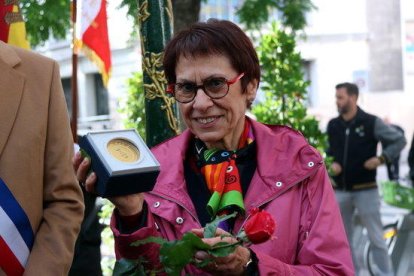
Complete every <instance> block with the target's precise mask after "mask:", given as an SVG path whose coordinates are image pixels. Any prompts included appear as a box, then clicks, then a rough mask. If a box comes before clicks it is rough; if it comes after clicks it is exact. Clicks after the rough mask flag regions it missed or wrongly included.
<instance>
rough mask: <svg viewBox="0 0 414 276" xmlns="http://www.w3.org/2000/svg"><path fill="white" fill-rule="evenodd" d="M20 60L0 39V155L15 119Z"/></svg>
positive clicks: (20, 89) (19, 93) (19, 95)
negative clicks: (16, 68) (17, 69)
mask: <svg viewBox="0 0 414 276" xmlns="http://www.w3.org/2000/svg"><path fill="white" fill-rule="evenodd" d="M20 62H21V60H20V58H19V56H18V55H17V53H16V52H15V50H14V49H13V48H12V47H10V46H9V45H7V44H5V43H3V42H1V41H0V72H1V74H0V84H1V85H0V99H1V100H0V111H1V123H0V156H1V154H2V152H3V149H4V146H5V144H6V142H7V139H8V137H9V134H10V131H11V129H12V127H13V124H14V121H15V119H16V115H17V111H18V108H19V105H20V101H21V98H22V94H23V87H24V82H25V78H24V76H23V75H22V74H21V73H19V72H18V71H16V70H15V67H17V65H19V64H20Z"/></svg>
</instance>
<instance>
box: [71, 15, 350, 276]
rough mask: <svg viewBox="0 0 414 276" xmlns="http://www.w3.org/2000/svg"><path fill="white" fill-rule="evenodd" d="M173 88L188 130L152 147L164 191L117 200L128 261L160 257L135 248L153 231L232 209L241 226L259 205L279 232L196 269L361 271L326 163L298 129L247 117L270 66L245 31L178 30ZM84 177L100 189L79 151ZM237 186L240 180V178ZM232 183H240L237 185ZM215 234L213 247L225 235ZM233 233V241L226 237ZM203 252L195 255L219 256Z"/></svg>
mask: <svg viewBox="0 0 414 276" xmlns="http://www.w3.org/2000/svg"><path fill="white" fill-rule="evenodd" d="M164 68H165V74H166V77H167V80H168V83H169V85H168V88H167V91H168V92H169V93H171V94H172V95H173V96H174V97H175V99H176V100H177V102H179V106H180V110H181V113H182V115H183V118H184V120H185V122H186V124H187V127H188V130H186V131H184V132H183V133H182V134H181V135H178V136H177V137H175V138H173V139H170V140H168V141H166V142H164V143H162V144H160V145H158V146H156V147H155V148H153V149H152V151H153V153H154V154H155V156H156V158H157V159H158V161H159V162H160V163H161V172H160V175H159V177H158V179H157V182H156V184H155V187H154V189H153V190H152V191H151V192H149V193H146V194H135V195H129V196H125V197H119V198H113V199H111V200H112V201H113V202H114V204H115V206H116V209H115V210H114V214H113V217H112V221H111V227H112V230H113V232H114V236H115V247H116V255H117V257H118V258H120V257H124V258H132V259H135V258H138V257H139V256H143V257H144V258H145V259H146V260H147V261H148V262H149V264H150V265H152V266H153V267H156V266H157V265H158V264H159V261H158V250H157V248H158V247H157V246H156V245H154V244H146V245H144V246H142V247H138V248H137V247H134V246H130V243H131V242H133V241H136V240H141V239H145V238H146V237H148V236H161V237H164V238H166V239H168V240H175V239H180V238H181V237H182V236H183V234H184V233H186V232H187V231H193V232H194V233H198V234H199V233H200V232H201V228H202V227H203V226H204V225H205V224H206V223H208V222H209V221H211V219H212V218H213V217H214V216H215V215H217V214H220V213H222V212H223V210H224V211H228V210H236V211H237V212H238V216H237V217H236V218H235V219H234V220H231V221H227V222H226V224H225V226H224V227H223V228H224V229H225V230H226V231H228V232H230V233H233V234H234V233H237V232H238V230H239V229H240V227H241V226H242V225H243V222H244V221H245V219H246V213H248V212H249V210H251V209H252V208H255V207H257V208H260V209H264V210H266V211H268V212H269V213H271V214H272V216H273V217H274V219H275V221H276V223H277V228H276V231H275V233H274V237H275V238H274V239H271V240H268V241H266V242H264V243H262V244H257V245H255V244H254V245H252V246H250V247H249V248H246V247H244V246H238V247H237V248H236V250H235V251H234V253H232V254H230V255H229V256H227V257H220V258H214V262H212V263H211V264H210V265H208V266H206V267H205V268H203V269H204V270H205V271H202V270H200V269H199V268H196V267H195V266H193V265H188V266H186V268H185V272H186V273H187V274H191V275H200V274H205V273H206V272H208V273H211V274H216V275H246V274H251V275H259V274H260V275H270V274H272V275H353V274H354V273H353V266H352V260H351V254H350V250H349V245H348V242H347V238H346V235H345V232H344V228H343V225H342V221H341V215H340V213H339V211H338V207H337V204H336V202H335V197H334V194H333V191H332V187H331V184H330V182H329V178H328V175H327V172H326V170H325V166H324V165H323V160H322V158H321V156H320V155H319V153H318V152H317V151H316V150H315V149H313V148H312V147H311V146H310V145H309V144H308V143H307V142H306V140H305V138H304V137H303V136H302V135H301V134H300V133H298V132H297V131H294V130H292V129H290V128H288V127H284V126H270V125H263V124H261V123H258V122H256V121H254V120H252V119H249V118H248V117H246V116H245V112H246V110H247V108H248V107H249V106H250V105H251V103H252V102H253V100H254V99H255V96H256V92H257V88H258V84H259V81H260V66H259V61H258V58H257V54H256V52H255V50H254V48H253V45H252V43H251V41H250V40H249V38H248V37H247V36H246V35H245V33H244V32H243V31H242V30H241V29H240V28H239V27H238V26H237V25H235V24H233V23H231V22H228V21H218V20H209V21H208V22H207V23H196V24H194V25H192V26H191V27H190V28H189V29H188V30H185V31H183V32H180V33H179V34H177V35H176V36H175V37H174V38H173V39H172V40H171V41H170V42H169V44H168V45H167V47H166V49H165V56H164ZM74 166H75V168H76V170H77V175H78V179H79V180H80V181H82V182H86V187H87V189H88V190H89V191H93V189H94V184H95V182H96V176H95V175H94V174H91V175H89V176H88V177H86V172H87V171H88V168H89V163H88V161H87V160H86V161H85V162H82V158H81V157H80V155H79V154H78V155H76V157H75V159H74ZM230 184H231V185H230ZM227 185H230V186H227ZM225 230H222V229H218V231H217V237H214V238H211V239H206V240H205V242H206V243H208V244H214V243H217V242H219V241H220V239H221V237H220V235H221V234H223V233H226V232H224V231H225ZM226 239H228V240H231V239H232V238H230V237H229V238H226ZM210 257H211V256H207V254H206V253H205V252H197V253H196V255H195V259H198V260H203V259H204V258H210Z"/></svg>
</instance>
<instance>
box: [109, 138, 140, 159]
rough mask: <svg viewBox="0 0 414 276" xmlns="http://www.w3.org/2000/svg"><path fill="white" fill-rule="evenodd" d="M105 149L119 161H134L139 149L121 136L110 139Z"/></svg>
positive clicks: (137, 157)
mask: <svg viewBox="0 0 414 276" xmlns="http://www.w3.org/2000/svg"><path fill="white" fill-rule="evenodd" d="M107 149H108V152H109V153H110V154H111V155H112V157H114V158H115V159H117V160H119V161H121V162H127V163H134V162H136V161H138V159H139V156H140V153H139V149H138V148H137V147H136V146H135V145H134V144H133V143H131V142H129V141H128V140H125V139H121V138H116V139H112V140H110V141H109V142H108V144H107Z"/></svg>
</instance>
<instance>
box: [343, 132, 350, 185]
mask: <svg viewBox="0 0 414 276" xmlns="http://www.w3.org/2000/svg"><path fill="white" fill-rule="evenodd" d="M349 132H350V129H349V127H347V128H346V129H345V145H344V158H343V160H342V183H343V190H344V191H345V190H346V177H345V172H346V162H347V161H348V143H349Z"/></svg>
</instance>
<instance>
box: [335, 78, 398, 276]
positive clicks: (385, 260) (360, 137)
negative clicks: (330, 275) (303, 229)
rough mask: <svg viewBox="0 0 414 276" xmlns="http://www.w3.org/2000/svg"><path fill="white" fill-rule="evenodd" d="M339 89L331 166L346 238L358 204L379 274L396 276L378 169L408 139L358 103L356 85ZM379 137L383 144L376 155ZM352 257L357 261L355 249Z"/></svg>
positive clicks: (350, 239) (349, 232)
mask: <svg viewBox="0 0 414 276" xmlns="http://www.w3.org/2000/svg"><path fill="white" fill-rule="evenodd" d="M335 88H336V94H335V95H336V106H337V108H338V113H339V116H338V117H336V118H334V119H332V120H331V121H330V122H329V123H328V128H327V132H328V139H329V149H328V152H327V153H328V155H329V156H332V157H333V159H334V160H333V163H332V165H331V168H330V169H331V172H332V173H333V179H334V183H335V192H336V198H337V200H338V203H339V206H340V208H341V213H342V218H343V221H344V225H345V229H346V232H347V235H348V240H349V243H350V244H351V245H352V230H353V225H352V222H353V219H352V217H353V215H354V212H355V210H356V209H357V210H358V214H359V217H360V219H361V222H362V224H363V226H365V227H366V229H367V231H368V237H369V239H370V241H371V244H372V250H373V256H374V260H375V263H376V264H377V265H378V268H379V270H380V271H378V275H394V272H393V268H392V263H391V259H390V257H389V255H388V249H387V246H386V244H385V241H384V239H383V232H382V223H381V215H380V198H379V194H378V189H377V183H376V169H377V167H378V166H380V165H381V164H385V163H387V162H390V161H391V160H394V159H395V157H396V156H398V155H399V154H400V152H401V150H402V149H403V148H404V146H405V144H406V141H405V138H404V136H403V135H402V134H401V133H400V132H399V131H397V130H396V129H394V128H392V127H390V126H388V125H386V124H385V123H384V122H383V121H382V120H381V119H380V118H378V117H376V116H374V115H371V114H368V113H366V112H364V111H363V110H362V109H361V108H360V107H359V106H358V105H357V100H358V94H359V91H358V87H357V86H356V85H355V84H353V83H348V82H345V83H340V84H338V85H336V87H335ZM379 142H381V143H382V145H383V149H382V153H381V154H380V155H377V145H378V143H379ZM385 145H386V146H385ZM353 258H354V265H357V260H356V258H355V250H353Z"/></svg>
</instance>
